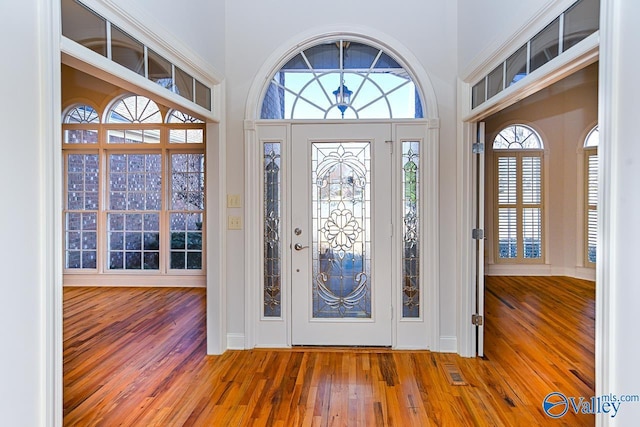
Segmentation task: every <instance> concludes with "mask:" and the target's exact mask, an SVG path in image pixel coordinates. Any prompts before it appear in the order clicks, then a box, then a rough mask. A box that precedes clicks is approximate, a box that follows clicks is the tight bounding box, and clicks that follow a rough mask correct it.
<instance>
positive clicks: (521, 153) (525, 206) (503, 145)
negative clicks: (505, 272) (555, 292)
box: [493, 124, 544, 263]
mask: <svg viewBox="0 0 640 427" xmlns="http://www.w3.org/2000/svg"><path fill="white" fill-rule="evenodd" d="M543 148H544V146H543V143H542V139H541V138H540V136H539V135H538V133H537V132H536V131H535V130H533V129H532V128H531V127H529V126H526V125H522V124H514V125H510V126H507V127H505V128H504V129H502V130H501V131H500V132H499V133H498V135H497V136H496V137H495V139H494V141H493V151H494V158H495V172H494V174H495V186H494V189H495V202H494V204H495V212H494V224H495V226H494V230H495V242H496V243H497V244H496V245H495V250H496V253H495V260H496V262H498V263H504V262H511V263H528V262H543V260H544V253H543V248H544V244H543V242H544V235H543V230H544V227H543V218H544V215H543V212H544V205H543V200H544V198H543V182H542V171H543Z"/></svg>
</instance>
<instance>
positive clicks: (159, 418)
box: [64, 277, 595, 427]
mask: <svg viewBox="0 0 640 427" xmlns="http://www.w3.org/2000/svg"><path fill="white" fill-rule="evenodd" d="M594 299H595V298H594V286H593V283H592V282H586V281H580V280H574V279H567V278H557V277H550V278H549V277H547V278H532V277H510V278H504V277H491V278H488V280H487V293H486V328H485V329H486V358H485V359H475V358H474V359H466V358H461V357H458V356H456V355H453V354H441V353H431V352H428V351H419V352H406V351H390V350H380V349H315V348H314V349H308V348H295V349H292V350H264V349H257V350H251V351H227V352H226V353H225V354H223V355H221V356H207V355H206V336H205V295H204V290H202V289H187V288H169V289H167V288H158V289H142V288H65V290H64V425H66V426H145V427H146V426H243V425H260V426H298V425H300V426H302V425H318V426H341V425H345V426H347V425H348V426H384V425H389V426H428V425H434V426H472V425H479V426H480V425H489V426H502V425H504V426H525V425H526V426H533V425H550V426H551V425H553V426H562V425H567V426H583V425H593V424H594V418H593V416H587V415H579V416H576V415H575V414H573V412H572V411H569V412H568V413H567V414H566V415H565V416H563V417H562V418H560V419H557V420H554V419H551V418H549V417H548V416H547V415H545V414H544V412H543V410H542V400H543V399H544V397H545V396H546V395H547V394H548V393H550V392H553V391H559V392H562V393H564V394H565V395H567V396H585V397H590V396H592V395H593V394H594V386H593V383H594V376H595V374H594V311H595V309H594ZM456 382H463V383H464V384H465V385H454V383H456Z"/></svg>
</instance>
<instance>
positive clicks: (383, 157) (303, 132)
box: [289, 123, 393, 346]
mask: <svg viewBox="0 0 640 427" xmlns="http://www.w3.org/2000/svg"><path fill="white" fill-rule="evenodd" d="M390 139H391V125H390V124H388V123H387V124H383V123H373V124H371V123H369V124H300V125H293V126H292V145H291V178H292V179H291V181H292V184H291V203H290V206H291V214H290V215H291V223H290V224H291V248H290V254H291V262H290V264H289V265H290V266H291V287H292V289H291V295H292V302H291V305H292V320H291V322H292V344H293V345H339V346H390V345H391V325H392V319H391V314H392V308H391V305H392V288H391V257H392V250H391V248H392V244H391V232H392V226H391V214H392V206H393V203H392V194H391V193H392V183H391V181H392V180H391V164H392V162H391V144H390Z"/></svg>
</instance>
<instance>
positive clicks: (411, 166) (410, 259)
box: [402, 141, 420, 318]
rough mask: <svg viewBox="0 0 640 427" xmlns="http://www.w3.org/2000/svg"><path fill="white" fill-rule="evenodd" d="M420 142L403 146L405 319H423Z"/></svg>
mask: <svg viewBox="0 0 640 427" xmlns="http://www.w3.org/2000/svg"><path fill="white" fill-rule="evenodd" d="M419 194H420V143H419V142H417V141H404V142H403V143H402V223H403V226H402V244H403V252H402V317H405V318H411V317H420V228H419V224H420V221H419V219H420V209H419Z"/></svg>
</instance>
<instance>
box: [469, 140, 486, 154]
mask: <svg viewBox="0 0 640 427" xmlns="http://www.w3.org/2000/svg"><path fill="white" fill-rule="evenodd" d="M471 149H472V150H473V154H482V153H484V144H483V143H482V142H475V143H473V145H471Z"/></svg>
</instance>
